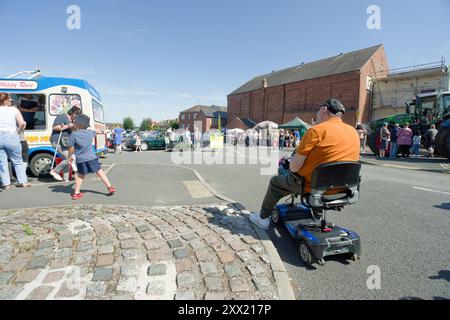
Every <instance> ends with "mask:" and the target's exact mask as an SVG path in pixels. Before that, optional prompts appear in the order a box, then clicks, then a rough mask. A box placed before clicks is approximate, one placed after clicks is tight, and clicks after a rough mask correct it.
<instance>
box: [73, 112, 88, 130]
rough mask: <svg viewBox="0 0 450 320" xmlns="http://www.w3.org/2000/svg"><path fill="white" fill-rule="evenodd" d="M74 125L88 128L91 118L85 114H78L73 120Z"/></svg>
mask: <svg viewBox="0 0 450 320" xmlns="http://www.w3.org/2000/svg"><path fill="white" fill-rule="evenodd" d="M74 122H75V124H77V125H80V126H82V127H84V128H89V123H90V122H91V118H89V117H88V116H87V115H85V114H80V115H78V116H77V117H76V118H75V121H74Z"/></svg>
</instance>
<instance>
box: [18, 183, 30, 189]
mask: <svg viewBox="0 0 450 320" xmlns="http://www.w3.org/2000/svg"><path fill="white" fill-rule="evenodd" d="M17 188H31V183H21V184H18V185H17Z"/></svg>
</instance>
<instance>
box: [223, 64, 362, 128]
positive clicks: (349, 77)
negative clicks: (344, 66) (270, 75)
mask: <svg viewBox="0 0 450 320" xmlns="http://www.w3.org/2000/svg"><path fill="white" fill-rule="evenodd" d="M359 86H360V74H359V72H358V71H356V72H350V73H345V74H338V75H331V76H327V77H322V78H317V79H310V80H305V81H299V82H295V83H290V84H286V85H280V86H275V87H269V88H266V89H259V90H255V91H253V92H251V93H249V92H246V93H242V94H237V95H230V96H228V119H230V121H232V120H233V119H234V118H236V117H240V118H241V119H244V118H247V117H250V118H251V119H253V120H254V121H256V122H261V121H264V120H270V121H274V122H276V123H279V124H281V123H286V122H288V121H290V120H292V119H293V118H295V117H297V116H298V117H300V118H301V119H303V120H304V121H306V122H308V123H310V122H311V120H312V119H313V118H314V117H315V115H316V113H317V110H318V104H319V103H321V102H324V101H325V100H327V99H329V98H330V97H335V98H337V99H339V100H341V101H342V103H343V104H344V105H345V106H346V107H347V109H349V112H348V114H346V115H345V118H344V120H345V121H346V122H347V123H349V124H352V125H353V124H355V122H356V116H355V113H356V109H357V107H358V106H359ZM250 102H251V104H250ZM248 115H250V116H248Z"/></svg>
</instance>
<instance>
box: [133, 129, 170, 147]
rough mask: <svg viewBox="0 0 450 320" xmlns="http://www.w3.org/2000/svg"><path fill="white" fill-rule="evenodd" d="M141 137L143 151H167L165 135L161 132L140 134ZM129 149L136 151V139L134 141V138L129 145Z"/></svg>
mask: <svg viewBox="0 0 450 320" xmlns="http://www.w3.org/2000/svg"><path fill="white" fill-rule="evenodd" d="M139 136H140V137H141V149H142V151H147V150H165V149H166V142H165V140H164V134H163V133H160V132H159V131H149V132H143V133H140V134H139ZM127 147H128V148H130V149H131V150H136V139H134V137H133V138H132V139H130V141H129V142H128V143H127Z"/></svg>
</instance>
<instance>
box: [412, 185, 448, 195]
mask: <svg viewBox="0 0 450 320" xmlns="http://www.w3.org/2000/svg"><path fill="white" fill-rule="evenodd" d="M413 189H416V190H421V191H428V192H434V193H440V194H448V195H450V192H445V191H439V190H432V189H426V188H419V187H413Z"/></svg>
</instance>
